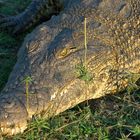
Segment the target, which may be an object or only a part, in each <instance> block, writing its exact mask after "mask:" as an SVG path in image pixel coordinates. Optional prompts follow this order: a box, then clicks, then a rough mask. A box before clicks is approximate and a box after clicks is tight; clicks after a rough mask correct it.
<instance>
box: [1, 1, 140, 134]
mask: <svg viewBox="0 0 140 140" xmlns="http://www.w3.org/2000/svg"><path fill="white" fill-rule="evenodd" d="M139 7H140V1H138V0H74V1H73V2H70V3H69V4H67V6H65V7H64V10H63V11H62V12H61V13H60V14H59V15H57V16H53V17H52V18H51V19H50V20H49V21H48V22H45V23H43V24H42V25H40V26H38V27H37V28H36V29H35V30H34V31H33V32H32V33H31V34H29V35H27V37H26V38H25V40H24V43H23V45H22V47H21V48H20V50H19V52H18V59H17V63H16V65H15V67H14V68H13V71H12V72H11V75H10V77H9V80H8V82H7V84H6V86H5V88H4V89H3V91H2V95H1V96H0V101H1V102H0V127H1V133H2V134H8V135H13V134H16V133H19V132H23V131H24V130H25V129H26V127H27V120H31V118H32V116H33V115H36V114H42V115H43V114H45V115H46V117H51V116H54V115H57V114H59V113H60V112H63V111H65V110H66V109H69V108H71V107H73V106H75V105H77V104H78V103H80V102H83V101H85V100H89V99H95V98H99V97H102V96H105V95H107V94H114V93H116V92H118V91H121V90H124V89H125V88H126V86H127V85H128V84H129V79H128V75H129V74H130V73H131V74H135V73H140V47H139V45H140V8H139ZM85 18H86V19H87V24H86V25H87V27H86V29H87V32H86V34H87V50H85V46H84V38H85V36H84V33H83V31H84V21H85ZM85 51H86V59H84V58H85ZM84 60H86V65H84V66H85V67H86V70H87V71H88V73H89V74H90V77H91V79H90V80H89V81H85V80H83V78H82V77H81V75H78V74H77V71H78V70H77V66H79V65H81V64H83V63H84V62H85V61H84ZM84 64H85V63H84ZM27 76H29V77H31V78H32V81H31V82H30V83H29V85H28V87H27V85H26V84H25V82H23V80H24V79H25V77H27ZM27 88H28V90H29V95H28V101H27V98H26V92H27ZM21 116H22V117H21Z"/></svg>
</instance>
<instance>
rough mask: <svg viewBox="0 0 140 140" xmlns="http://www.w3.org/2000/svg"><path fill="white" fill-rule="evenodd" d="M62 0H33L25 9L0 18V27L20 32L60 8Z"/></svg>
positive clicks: (14, 32)
mask: <svg viewBox="0 0 140 140" xmlns="http://www.w3.org/2000/svg"><path fill="white" fill-rule="evenodd" d="M62 1H63V0H33V1H32V2H31V4H30V5H29V6H28V7H27V8H26V10H25V11H23V12H22V13H20V14H19V15H16V16H8V17H4V18H2V19H0V28H1V29H9V28H11V29H12V30H13V34H17V33H18V32H22V31H24V30H26V29H28V28H29V27H31V26H32V25H34V24H36V23H38V22H39V21H40V19H41V18H42V17H45V19H49V18H50V17H51V16H52V15H54V14H57V13H58V12H59V11H60V10H61V9H62V7H63V6H62Z"/></svg>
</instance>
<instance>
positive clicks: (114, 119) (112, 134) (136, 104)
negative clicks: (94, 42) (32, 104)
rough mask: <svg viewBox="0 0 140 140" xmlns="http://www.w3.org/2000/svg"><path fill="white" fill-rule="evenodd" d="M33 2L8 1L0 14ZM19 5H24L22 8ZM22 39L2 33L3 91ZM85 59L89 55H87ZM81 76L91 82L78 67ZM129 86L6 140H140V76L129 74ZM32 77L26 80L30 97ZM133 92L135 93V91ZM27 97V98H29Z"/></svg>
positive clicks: (39, 121) (0, 67)
mask: <svg viewBox="0 0 140 140" xmlns="http://www.w3.org/2000/svg"><path fill="white" fill-rule="evenodd" d="M29 2H30V1H29V0H27V1H25V2H23V0H16V1H15V0H6V1H5V3H6V4H5V5H4V6H3V7H0V13H4V14H17V13H18V12H20V11H22V9H24V7H26V5H27V4H28V3H29ZM20 3H23V4H22V5H21V4H20ZM22 40H23V36H21V37H20V41H19V38H15V37H12V36H11V35H9V34H8V33H0V73H1V75H0V89H2V88H3V87H4V84H5V83H6V81H7V78H8V76H9V73H10V72H11V70H12V67H13V66H14V64H15V62H16V53H17V50H18V48H19V46H20V45H21V42H22ZM85 57H86V54H85ZM78 71H79V76H81V77H80V78H83V79H84V80H85V79H86V80H87V79H88V80H89V79H90V76H89V74H88V72H87V71H86V69H85V67H84V66H79V69H78ZM127 76H129V77H130V87H128V89H127V90H126V91H125V92H123V93H120V94H118V95H112V96H110V95H109V96H108V97H103V98H101V99H96V100H90V101H86V102H84V103H82V104H80V105H78V106H76V107H75V108H73V109H70V110H68V111H65V112H63V113H61V114H60V115H58V116H56V117H54V118H51V119H49V120H46V119H45V118H42V119H39V118H38V117H34V119H33V121H32V122H31V123H29V126H28V129H27V130H26V131H25V132H24V133H23V134H18V135H16V136H14V137H12V138H8V137H7V138H3V139H4V140H8V139H9V140H11V139H12V140H25V139H26V140H139V139H140V91H139V88H138V86H137V88H134V89H133V88H132V87H134V86H136V84H135V83H136V79H138V77H139V75H135V76H134V75H133V74H128V75H127ZM28 80H29V78H27V79H25V82H26V87H27V88H26V89H27V94H28V82H30V80H29V81H28ZM137 85H140V83H138V82H137ZM131 89H132V90H133V92H132V90H131ZM27 96H28V95H27Z"/></svg>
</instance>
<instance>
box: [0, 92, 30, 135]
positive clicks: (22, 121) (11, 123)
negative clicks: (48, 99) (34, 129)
mask: <svg viewBox="0 0 140 140" xmlns="http://www.w3.org/2000/svg"><path fill="white" fill-rule="evenodd" d="M27 118H28V113H27V110H26V108H25V106H24V104H22V102H21V101H20V100H19V99H18V98H17V97H16V96H14V95H13V94H3V95H2V96H1V97H0V133H1V134H2V135H14V134H17V133H20V132H23V131H24V130H25V129H26V128H27Z"/></svg>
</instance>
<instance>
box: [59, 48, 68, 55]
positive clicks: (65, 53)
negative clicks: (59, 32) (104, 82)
mask: <svg viewBox="0 0 140 140" xmlns="http://www.w3.org/2000/svg"><path fill="white" fill-rule="evenodd" d="M67 54H68V50H67V49H66V48H64V49H63V50H62V51H61V52H60V56H61V57H65V56H67Z"/></svg>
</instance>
